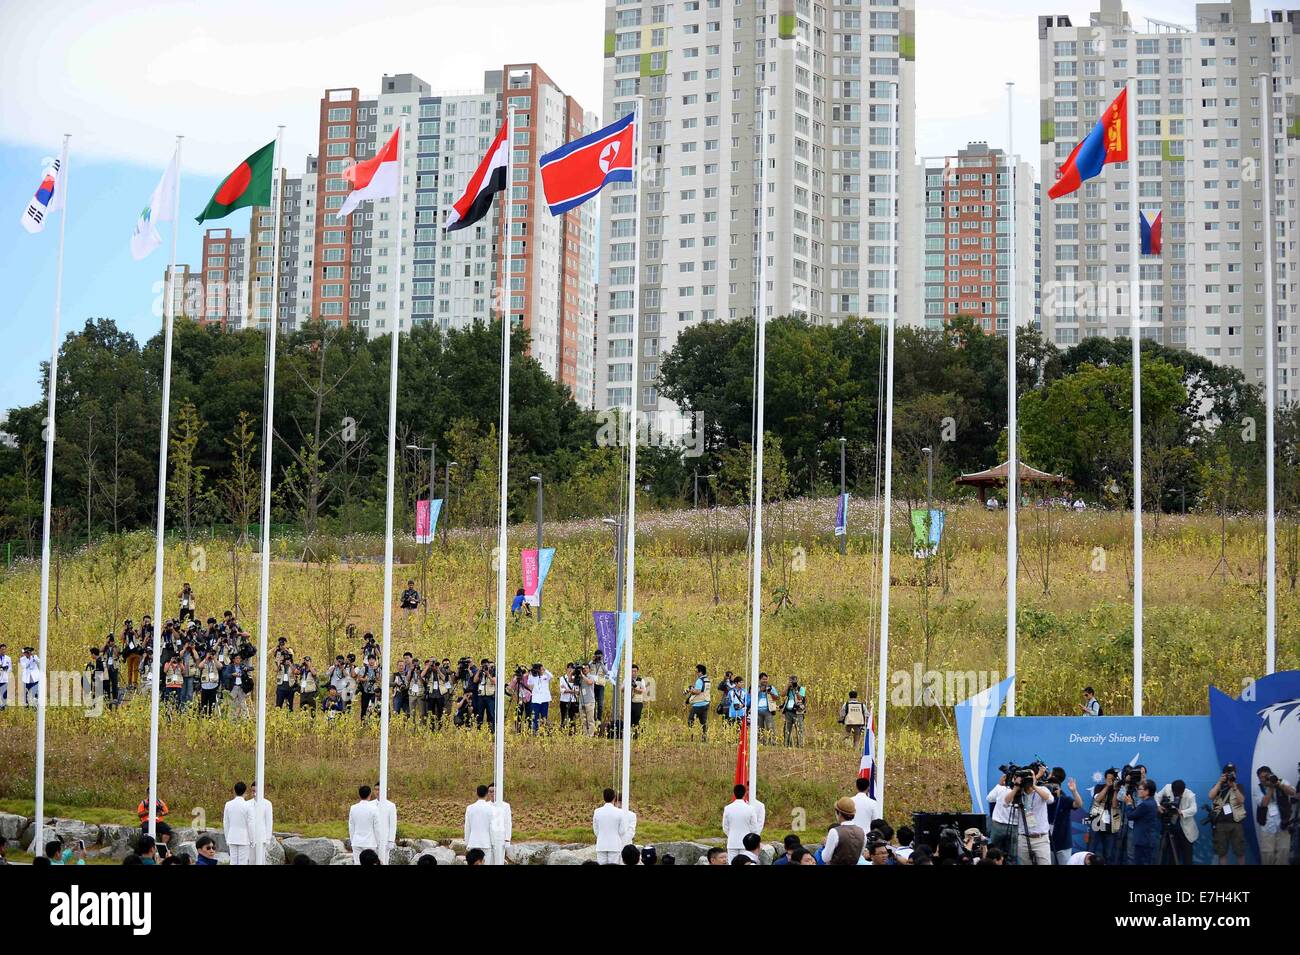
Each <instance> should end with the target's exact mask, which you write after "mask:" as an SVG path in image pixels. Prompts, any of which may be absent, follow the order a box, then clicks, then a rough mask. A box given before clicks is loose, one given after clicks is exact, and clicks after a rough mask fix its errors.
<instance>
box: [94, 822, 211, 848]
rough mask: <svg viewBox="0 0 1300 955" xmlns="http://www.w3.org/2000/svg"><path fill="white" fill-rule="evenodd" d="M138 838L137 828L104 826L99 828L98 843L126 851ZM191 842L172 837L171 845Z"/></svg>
mask: <svg viewBox="0 0 1300 955" xmlns="http://www.w3.org/2000/svg"><path fill="white" fill-rule="evenodd" d="M139 838H140V827H139V826H114V825H104V826H100V827H99V842H100V845H102V846H104V847H105V848H112V849H115V848H117V847H118V846H126V847H127V848H128V849H132V848H134V847H135V844H136V841H137V840H138V839H139ZM193 841H194V840H193V839H177V838H175V837H174V836H173V838H172V845H179V844H180V843H181V842H193Z"/></svg>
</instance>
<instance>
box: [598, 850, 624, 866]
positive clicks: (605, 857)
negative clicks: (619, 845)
mask: <svg viewBox="0 0 1300 955" xmlns="http://www.w3.org/2000/svg"><path fill="white" fill-rule="evenodd" d="M622 861H623V853H621V852H604V851H601V852H597V853H596V863H597V864H598V865H620V864H621V863H622Z"/></svg>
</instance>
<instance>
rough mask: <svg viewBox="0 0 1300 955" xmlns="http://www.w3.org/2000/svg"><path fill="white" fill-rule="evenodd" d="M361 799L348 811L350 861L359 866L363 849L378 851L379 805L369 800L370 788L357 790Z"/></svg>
mask: <svg viewBox="0 0 1300 955" xmlns="http://www.w3.org/2000/svg"><path fill="white" fill-rule="evenodd" d="M358 794H359V795H360V796H361V799H360V800H359V801H357V802H354V803H353V804H352V808H351V809H349V810H348V843H349V844H350V845H351V846H352V861H353V862H354V863H356V864H357V865H360V864H361V852H362V850H363V849H374V850H375V852H378V851H379V836H380V832H379V826H380V823H379V803H377V802H375V801H374V800H373V799H371V798H370V787H369V786H362V787H361V789H360V790H358Z"/></svg>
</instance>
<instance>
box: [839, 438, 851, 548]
mask: <svg viewBox="0 0 1300 955" xmlns="http://www.w3.org/2000/svg"><path fill="white" fill-rule="evenodd" d="M846 441H847V439H845V438H840V507H843V508H844V533H843V534H841V535H840V556H841V557H843V556H844V555H845V554H846V553H847V552H848V540H849V509H848V508H847V507H846V506H845V505H844V445H845V444H846Z"/></svg>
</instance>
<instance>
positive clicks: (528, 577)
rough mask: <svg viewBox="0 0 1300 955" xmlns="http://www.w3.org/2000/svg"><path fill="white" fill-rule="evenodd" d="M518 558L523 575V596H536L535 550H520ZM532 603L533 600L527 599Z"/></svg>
mask: <svg viewBox="0 0 1300 955" xmlns="http://www.w3.org/2000/svg"><path fill="white" fill-rule="evenodd" d="M519 556H520V560H521V563H522V569H523V575H524V597H525V598H528V597H532V598H534V599H535V598H536V596H537V550H536V549H535V548H533V549H529V550H525V551H521V552H520V555H519ZM529 602H530V603H532V602H533V601H531V600H530V601H529Z"/></svg>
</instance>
